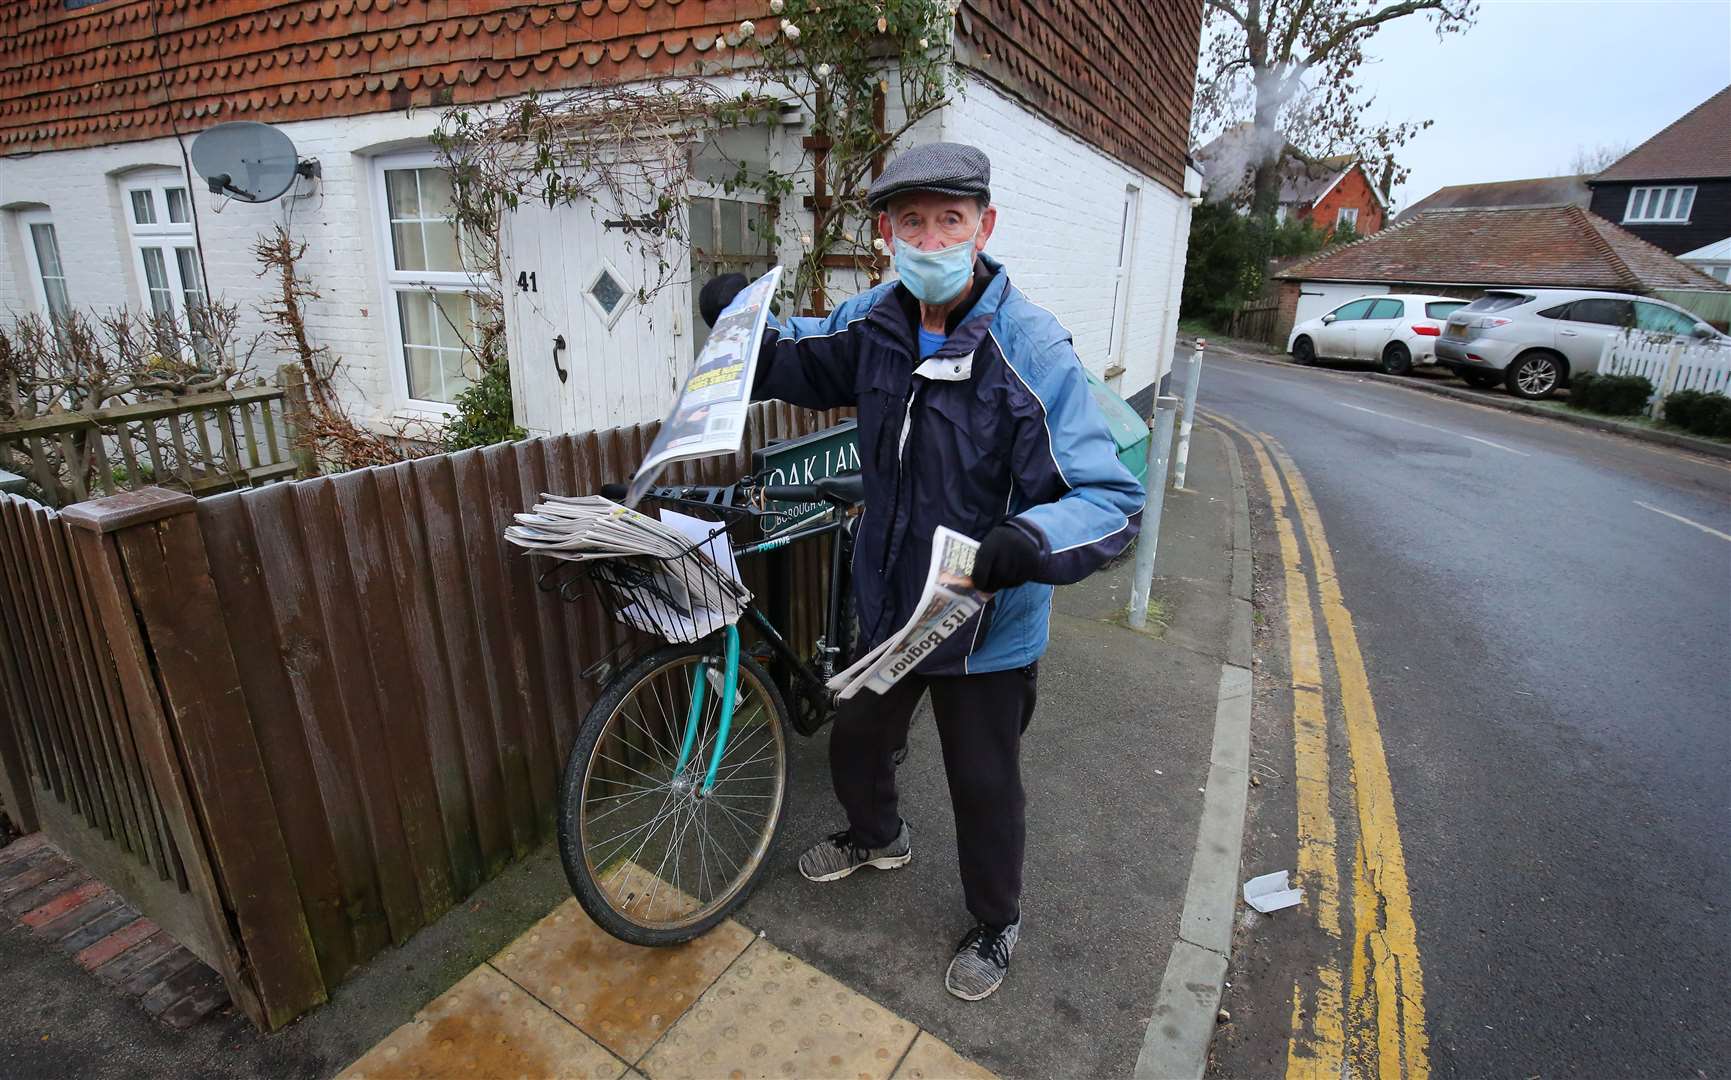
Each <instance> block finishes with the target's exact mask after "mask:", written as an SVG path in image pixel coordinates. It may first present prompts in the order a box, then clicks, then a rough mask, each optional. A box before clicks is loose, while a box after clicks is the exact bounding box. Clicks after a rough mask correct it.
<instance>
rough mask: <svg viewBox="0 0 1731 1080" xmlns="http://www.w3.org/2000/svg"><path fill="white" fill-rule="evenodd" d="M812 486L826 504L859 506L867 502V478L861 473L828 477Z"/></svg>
mask: <svg viewBox="0 0 1731 1080" xmlns="http://www.w3.org/2000/svg"><path fill="white" fill-rule="evenodd" d="M812 486H813V487H815V488H817V493H818V495H819V496H821V497H822V498H823V499H824V500H825V501H826V502H829V503H833V504H834V505H836V506H858V505H859V504H860V503H862V502H864V501H865V477H864V476H863V475H862V474H860V473H843V474H842V475H840V476H826V477H824V478H823V479H822V480H819V481H817V482H816V483H814V484H813V485H812Z"/></svg>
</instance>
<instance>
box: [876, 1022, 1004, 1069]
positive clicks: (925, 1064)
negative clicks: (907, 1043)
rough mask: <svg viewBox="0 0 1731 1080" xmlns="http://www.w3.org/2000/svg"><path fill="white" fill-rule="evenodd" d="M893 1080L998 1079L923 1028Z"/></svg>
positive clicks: (898, 1067)
mask: <svg viewBox="0 0 1731 1080" xmlns="http://www.w3.org/2000/svg"><path fill="white" fill-rule="evenodd" d="M894 1080H998V1074H997V1073H994V1072H992V1071H991V1070H990V1069H986V1068H983V1067H981V1066H979V1065H976V1064H974V1063H973V1062H971V1061H969V1060H968V1059H967V1058H965V1057H963V1056H962V1055H960V1054H958V1053H956V1052H955V1051H954V1050H952V1049H951V1048H950V1045H949V1044H948V1043H946V1042H944V1041H943V1040H942V1039H940V1038H938V1037H937V1036H936V1035H933V1034H932V1033H931V1032H929V1031H922V1032H920V1037H919V1038H917V1039H915V1040H914V1045H913V1049H911V1050H909V1051H908V1056H907V1057H905V1058H903V1059H902V1063H901V1065H899V1066H897V1068H896V1073H895V1077H894Z"/></svg>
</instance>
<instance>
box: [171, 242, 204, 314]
mask: <svg viewBox="0 0 1731 1080" xmlns="http://www.w3.org/2000/svg"><path fill="white" fill-rule="evenodd" d="M174 261H175V268H176V269H178V270H179V271H180V292H181V296H182V298H183V299H184V300H185V301H186V306H187V307H188V308H200V307H203V306H204V277H203V275H202V274H200V273H199V267H198V252H197V251H195V250H193V249H192V248H184V247H183V248H175V249H174Z"/></svg>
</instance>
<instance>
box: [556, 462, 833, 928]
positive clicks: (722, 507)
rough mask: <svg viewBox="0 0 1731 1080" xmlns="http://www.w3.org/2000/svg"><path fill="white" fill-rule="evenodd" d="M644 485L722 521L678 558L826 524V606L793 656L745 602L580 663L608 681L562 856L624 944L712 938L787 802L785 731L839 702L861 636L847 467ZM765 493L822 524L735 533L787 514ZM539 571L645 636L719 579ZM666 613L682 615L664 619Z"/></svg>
mask: <svg viewBox="0 0 1731 1080" xmlns="http://www.w3.org/2000/svg"><path fill="white" fill-rule="evenodd" d="M601 493H602V494H603V495H605V496H607V497H609V498H619V497H620V496H622V495H623V493H624V487H623V485H608V486H606V487H603V488H602V491H601ZM646 497H647V498H648V499H650V500H653V501H654V502H656V503H659V504H662V505H666V506H669V507H674V508H678V509H681V510H697V511H701V512H704V513H707V514H711V515H714V516H715V517H717V518H719V519H720V520H719V521H718V522H716V523H715V524H716V528H715V529H714V530H713V531H712V532H711V533H710V534H709V536H708V537H707V538H706V539H704V540H700V541H698V542H696V543H693V544H692V545H690V546H689V547H688V548H686V549H685V551H684V552H682V553H681V556H683V555H685V554H689V553H690V552H692V551H695V550H697V549H700V548H704V547H706V546H707V545H716V544H727V545H728V548H729V550H730V551H731V552H732V554H733V557H734V558H735V559H748V558H752V557H756V556H761V555H764V554H767V553H769V552H772V551H777V550H780V549H783V548H786V547H788V546H789V545H792V544H795V543H801V542H809V541H812V540H815V539H816V538H818V537H821V536H826V535H832V536H834V537H835V543H834V544H833V545H832V553H831V558H830V567H829V607H828V611H827V614H826V618H825V624H824V628H823V634H822V635H821V636H820V637H819V638H818V639H817V642H816V644H815V647H814V648H813V651H812V655H811V656H809V657H802V656H799V655H798V654H797V653H796V652H795V650H794V648H793V647H792V646H791V645H789V644H788V642H787V640H786V638H784V637H783V636H782V634H781V633H780V632H779V631H778V630H777V629H776V627H775V626H774V625H773V623H772V622H771V620H770V619H769V618H768V617H767V616H766V615H765V614H764V613H763V612H762V611H761V610H760V609H759V608H758V606H757V605H756V603H755V602H748V603H747V604H746V605H745V607H744V611H743V613H742V614H741V615H740V617H739V620H738V623H736V624H731V625H725V626H721V625H710V623H709V622H703V621H701V620H700V618H697V617H694V618H692V619H691V624H690V627H689V631H690V636H691V637H692V638H693V640H689V641H671V640H670V642H669V644H667V645H664V646H661V647H658V648H654V649H652V650H650V651H649V652H646V653H644V654H642V655H640V656H638V657H637V658H636V659H634V660H632V661H630V662H629V663H627V664H625V665H624V666H623V667H622V668H620V669H619V670H618V672H617V673H616V674H612V673H611V672H612V656H613V655H615V654H616V653H617V650H615V654H609V656H607V657H603V658H602V659H601V660H600V661H598V662H597V663H596V664H594V665H591V667H590V668H589V669H588V670H586V671H585V672H584V676H585V677H586V678H587V677H597V675H599V677H602V678H604V679H605V686H604V688H603V690H602V692H601V695H600V697H599V698H597V700H596V702H595V704H594V705H593V706H592V707H591V708H590V710H589V712H588V714H587V715H586V716H585V717H584V719H583V722H582V724H581V726H580V727H579V728H578V731H577V735H576V739H575V741H574V742H573V745H572V748H571V752H570V756H569V757H568V758H567V759H566V763H565V768H564V771H563V774H562V779H561V782H560V788H559V796H558V803H557V807H558V809H557V811H556V812H557V815H558V820H557V826H558V836H559V855H560V860H561V861H562V862H563V864H564V869H565V876H566V878H567V879H568V881H569V882H570V885H571V891H572V893H573V894H574V895H575V896H576V898H577V900H578V902H579V903H580V904H582V905H583V909H584V910H585V911H586V912H588V913H589V917H590V918H591V919H593V920H594V921H595V922H596V923H597V924H598V925H599V926H601V928H602V929H604V930H606V931H607V932H608V933H610V934H612V935H613V936H614V937H617V938H619V939H620V940H623V941H627V942H630V943H631V944H634V945H650V946H662V945H676V944H679V943H681V942H685V941H690V940H691V939H693V938H695V937H698V936H700V935H702V934H704V933H706V932H707V931H709V930H710V929H711V928H713V927H714V926H716V925H717V924H718V923H720V922H721V921H722V920H723V919H725V918H727V917H728V916H729V915H730V914H732V912H733V911H734V910H736V909H737V908H738V907H739V905H740V904H742V903H744V902H745V900H746V898H747V897H748V896H749V895H750V893H751V890H752V888H753V887H754V886H755V885H756V884H757V881H758V879H759V878H760V877H761V875H762V873H763V870H764V867H765V865H766V863H765V859H766V856H767V855H768V853H769V851H770V849H771V848H772V847H773V845H774V842H775V838H776V835H777V833H778V832H779V830H780V827H781V822H782V819H783V816H784V812H785V810H786V806H787V778H788V753H787V747H788V738H787V729H788V728H789V727H792V728H793V729H794V730H796V731H798V732H799V733H800V734H802V735H807V736H809V735H812V734H814V733H816V732H817V731H818V730H819V729H820V728H821V727H822V726H823V725H824V724H825V723H827V722H828V720H829V718H830V716H831V715H832V713H833V711H834V707H835V699H834V695H833V694H832V693H831V692H830V690H829V689H828V687H827V686H826V685H825V684H826V682H827V680H828V679H829V678H830V676H832V675H833V674H835V672H836V670H838V665H839V666H840V667H845V666H846V665H847V664H848V663H851V662H852V660H853V658H854V657H853V654H854V649H855V643H856V642H857V637H858V631H857V623H856V620H855V618H854V613H853V593H852V589H851V588H850V587H849V584H850V583H849V573H850V568H851V563H852V551H853V539H854V530H855V527H856V525H857V520H858V512H859V507H860V503H861V501H862V500H863V497H864V485H863V481H862V480H861V478H860V476H859V474H857V473H855V474H850V475H844V476H837V477H830V478H827V479H823V480H819V481H817V482H816V483H814V484H808V485H807V484H801V485H765V484H762V483H761V482H760V481H759V480H758V478H756V477H752V476H747V477H744V478H743V479H741V480H740V481H739V482H738V483H736V484H730V485H725V486H691V487H657V488H654V489H652V490H651V491H650V492H649V493H648V495H647V496H646ZM766 502H784V503H804V504H812V503H827V504H828V509H827V510H826V511H825V512H824V513H825V520H823V521H821V522H820V523H818V524H815V525H801V526H799V527H798V528H796V529H795V530H794V531H792V532H789V533H786V534H783V535H770V536H768V537H767V538H762V539H751V540H747V541H745V542H743V543H738V544H735V543H733V542H732V540H731V539H730V538H729V533H730V532H731V531H735V527H736V526H739V525H741V524H744V523H756V524H758V525H759V526H767V527H768V528H766V529H765V530H764V531H769V529H773V528H775V527H778V526H779V525H780V524H784V523H785V521H786V520H787V518H788V516H789V515H788V513H787V512H785V511H776V510H772V509H768V508H767V507H766V506H765V503H766ZM760 535H761V534H760ZM709 550H710V551H716V549H715V548H714V547H713V546H711V547H710V549H709ZM717 553H719V552H717ZM539 581H540V584H541V587H542V588H544V589H558V590H559V593H560V596H561V597H562V598H563V599H566V600H575V599H578V598H579V596H580V595H582V587H583V585H584V583H585V582H587V583H589V584H591V585H594V586H595V587H596V589H597V591H598V592H599V594H600V599H601V600H602V602H603V604H604V606H605V607H606V608H607V609H608V611H609V613H610V614H611V615H612V616H613V618H614V619H615V620H617V621H619V622H622V623H625V624H626V625H628V626H634V627H637V628H638V629H644V630H651V631H665V630H666V628H667V627H670V626H675V627H679V628H684V626H685V622H684V618H685V616H686V615H687V614H691V615H694V616H695V615H697V613H699V612H701V611H702V610H703V609H702V608H701V607H700V606H699V605H698V604H697V602H696V601H697V600H698V599H702V598H704V597H705V595H706V590H713V587H714V586H713V582H711V581H708V580H707V579H700V577H699V576H698V575H693V574H692V573H691V568H690V564H689V562H688V561H687V560H685V559H684V558H683V557H678V558H672V559H653V558H648V557H641V556H632V557H626V558H614V559H600V560H594V561H592V562H588V563H578V564H572V563H561V564H559V565H558V566H555V567H553V568H552V569H550V570H548V571H546V572H545V573H543V574H542V575H540V578H539ZM670 614H676V615H678V616H679V617H678V618H677V619H667V618H664V617H665V616H668V615H670ZM711 622H714V623H717V624H718V623H719V620H711ZM738 624H745V625H749V626H750V627H751V628H752V629H754V630H755V631H756V632H757V634H758V636H759V638H760V639H761V642H762V644H761V645H760V647H759V648H758V649H756V650H752V651H749V652H748V651H744V650H742V648H741V643H740V632H739V625H738ZM662 636H664V637H666V636H667V633H666V632H663V634H662ZM676 636H677V635H676ZM770 666H774V667H775V668H776V669H777V672H778V673H779V675H780V678H777V677H776V676H775V675H772V674H771V671H770ZM784 688H785V689H786V690H787V691H789V692H791V693H792V694H794V695H796V697H795V701H796V703H797V704H798V711H797V712H794V711H790V710H789V708H788V704H787V699H786V697H785V696H784V693H783V689H784Z"/></svg>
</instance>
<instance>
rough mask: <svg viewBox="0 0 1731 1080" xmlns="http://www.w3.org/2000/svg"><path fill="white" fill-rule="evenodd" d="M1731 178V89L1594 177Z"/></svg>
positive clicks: (1657, 178) (1653, 178) (1685, 116)
mask: <svg viewBox="0 0 1731 1080" xmlns="http://www.w3.org/2000/svg"><path fill="white" fill-rule="evenodd" d="M1714 176H1731V86H1727V87H1726V88H1725V89H1723V90H1721V91H1719V92H1718V93H1717V94H1714V95H1713V96H1712V97H1710V98H1708V99H1707V100H1706V101H1703V102H1702V103H1701V104H1699V105H1697V106H1695V107H1694V108H1693V109H1690V110H1689V111H1688V112H1687V113H1685V114H1684V115H1683V116H1681V117H1679V118H1678V120H1677V121H1676V122H1675V123H1673V124H1672V125H1671V126H1669V127H1667V128H1666V129H1665V130H1663V131H1661V132H1659V134H1657V135H1655V136H1653V137H1652V138H1651V139H1648V140H1647V141H1646V142H1644V143H1642V144H1641V145H1640V146H1637V147H1635V149H1633V150H1631V151H1629V152H1628V153H1627V154H1624V155H1623V156H1622V157H1621V158H1618V159H1617V160H1616V161H1614V162H1612V163H1611V167H1610V168H1608V169H1606V170H1605V171H1604V172H1602V173H1600V174H1599V175H1597V176H1595V177H1593V183H1595V184H1596V183H1599V182H1601V181H1606V180H1702V179H1706V178H1708V177H1714Z"/></svg>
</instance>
